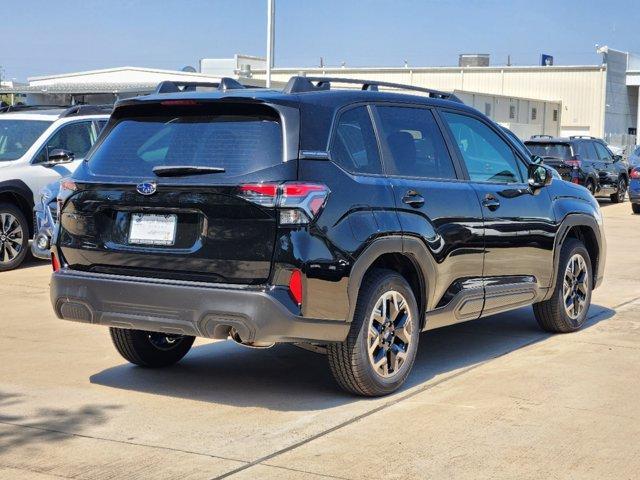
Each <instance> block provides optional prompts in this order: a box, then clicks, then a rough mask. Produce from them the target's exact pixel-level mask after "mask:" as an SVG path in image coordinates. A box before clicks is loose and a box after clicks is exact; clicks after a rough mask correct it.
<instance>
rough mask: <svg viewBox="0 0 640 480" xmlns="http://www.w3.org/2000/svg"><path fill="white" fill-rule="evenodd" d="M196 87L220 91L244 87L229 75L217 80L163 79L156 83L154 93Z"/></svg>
mask: <svg viewBox="0 0 640 480" xmlns="http://www.w3.org/2000/svg"><path fill="white" fill-rule="evenodd" d="M198 87H203V88H216V89H218V90H221V91H226V90H237V89H240V88H245V87H244V85H242V84H241V83H240V82H238V81H237V80H234V79H233V78H229V77H222V78H221V79H220V81H219V82H177V81H173V80H165V81H164V82H160V83H159V84H158V86H157V87H156V91H155V93H179V92H195V91H196V90H197V89H198Z"/></svg>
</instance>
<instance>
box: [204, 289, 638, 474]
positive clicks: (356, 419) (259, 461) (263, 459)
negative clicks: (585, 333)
mask: <svg viewBox="0 0 640 480" xmlns="http://www.w3.org/2000/svg"><path fill="white" fill-rule="evenodd" d="M637 300H640V297H635V298H632V299H631V300H627V301H625V302H622V303H620V304H618V305H614V306H613V307H611V310H614V311H615V310H616V309H618V308H622V307H623V306H625V305H628V304H630V303H633V302H635V301H637ZM607 308H609V307H607ZM607 313H609V312H607V311H606V310H605V311H602V312H598V313H594V314H593V315H590V316H588V317H587V319H588V320H594V319H596V318H598V317H600V316H603V315H605V314H607ZM544 338H547V337H537V338H534V339H532V340H530V341H529V342H526V343H524V344H522V345H519V346H518V347H516V348H514V349H511V350H508V351H506V352H502V353H500V354H499V355H496V356H494V357H491V358H488V359H487V360H484V361H482V362H480V363H476V364H475V365H471V366H469V367H467V368H464V369H462V370H458V371H457V372H455V373H453V374H451V375H449V376H447V377H444V378H441V379H440V380H438V381H436V382H433V383H429V384H427V385H423V386H422V387H419V388H417V389H416V390H412V391H410V392H408V393H406V394H405V395H401V396H399V397H397V398H395V399H393V400H391V401H389V402H386V403H384V404H382V405H380V406H378V407H376V408H373V409H371V410H369V411H366V412H364V413H362V414H360V415H357V416H355V417H353V418H350V419H349V420H345V421H344V422H342V423H339V424H338V425H334V426H333V427H331V428H328V429H327V430H324V431H322V432H319V433H317V434H315V435H312V436H311V437H308V438H305V439H303V440H300V441H298V442H296V443H294V444H292V445H289V446H288V447H285V448H282V449H280V450H276V451H275V452H273V453H270V454H269V455H265V456H264V457H261V458H258V459H256V460H253V461H252V462H249V463H246V464H245V465H241V466H239V467H237V468H235V469H233V470H229V471H228V472H226V473H223V474H222V475H218V476H217V477H213V478H212V480H221V479H224V478H228V477H230V476H232V475H235V474H236V473H240V472H242V471H244V470H247V469H249V468H252V467H254V466H256V465H260V464H263V465H268V466H273V465H270V464H267V463H265V462H267V461H269V460H272V459H273V458H275V457H279V456H280V455H283V454H285V453H288V452H290V451H292V450H295V449H297V448H300V447H302V446H303V445H306V444H308V443H311V442H313V441H315V440H318V439H319V438H322V437H324V436H326V435H329V434H330V433H333V432H335V431H337V430H340V429H342V428H344V427H348V426H349V425H352V424H354V423H356V422H359V421H360V420H363V419H365V418H367V417H369V416H371V415H374V414H375V413H378V412H380V411H382V410H385V409H387V408H389V407H392V406H394V405H396V404H398V403H400V402H402V401H404V400H408V399H409V398H412V397H415V396H416V395H418V394H420V393H423V392H425V391H427V390H431V389H433V388H435V387H437V386H438V385H441V384H443V383H445V382H448V381H449V380H453V379H455V378H457V377H459V376H461V375H464V374H465V373H468V372H470V371H472V370H475V369H476V368H479V367H481V366H483V365H485V364H487V363H489V362H491V361H493V360H496V359H498V358H501V357H504V356H506V355H509V354H510V353H513V352H515V351H519V350H522V349H523V348H526V347H529V346H531V345H534V344H535V343H538V342H539V341H540V340H542V339H544ZM548 338H550V337H548Z"/></svg>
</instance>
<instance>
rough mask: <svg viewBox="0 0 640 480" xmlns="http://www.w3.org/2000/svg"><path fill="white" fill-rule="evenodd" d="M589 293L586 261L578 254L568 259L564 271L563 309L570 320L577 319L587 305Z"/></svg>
mask: <svg viewBox="0 0 640 480" xmlns="http://www.w3.org/2000/svg"><path fill="white" fill-rule="evenodd" d="M588 294H589V270H588V269H587V262H586V261H585V259H584V257H583V256H582V255H580V254H575V255H574V256H572V257H571V258H570V259H569V263H568V264H567V268H566V269H565V272H564V281H563V284H562V298H563V300H564V310H565V312H566V314H567V315H568V316H569V318H571V319H572V320H577V319H578V318H579V317H580V315H581V314H582V312H583V311H584V310H585V308H586V307H587V296H588Z"/></svg>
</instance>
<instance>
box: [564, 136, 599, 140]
mask: <svg viewBox="0 0 640 480" xmlns="http://www.w3.org/2000/svg"><path fill="white" fill-rule="evenodd" d="M569 138H570V139H571V140H573V139H574V138H586V139H589V140H598V137H592V136H591V135H571V136H570V137H569Z"/></svg>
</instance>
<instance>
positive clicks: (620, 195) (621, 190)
mask: <svg viewBox="0 0 640 480" xmlns="http://www.w3.org/2000/svg"><path fill="white" fill-rule="evenodd" d="M626 196H627V181H626V180H625V179H624V178H621V179H620V180H618V189H617V190H616V193H612V194H611V197H610V198H611V202H612V203H622V202H624V199H625V198H626Z"/></svg>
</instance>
